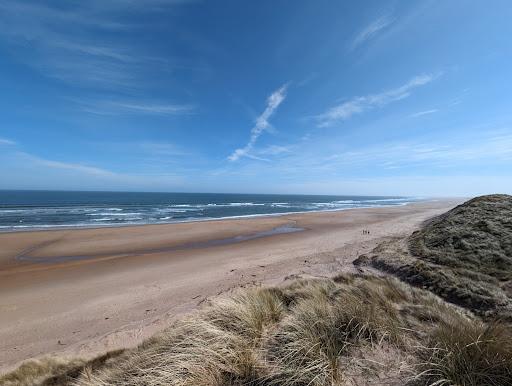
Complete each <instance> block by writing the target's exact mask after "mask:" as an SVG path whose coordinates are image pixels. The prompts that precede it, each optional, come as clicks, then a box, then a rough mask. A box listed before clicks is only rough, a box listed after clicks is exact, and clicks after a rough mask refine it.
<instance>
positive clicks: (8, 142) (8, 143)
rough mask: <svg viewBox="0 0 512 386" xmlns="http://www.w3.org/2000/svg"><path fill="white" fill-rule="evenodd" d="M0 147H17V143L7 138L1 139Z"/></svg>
mask: <svg viewBox="0 0 512 386" xmlns="http://www.w3.org/2000/svg"><path fill="white" fill-rule="evenodd" d="M0 145H16V142H14V141H11V140H10V139H6V138H0Z"/></svg>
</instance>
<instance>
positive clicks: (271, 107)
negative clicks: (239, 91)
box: [228, 85, 287, 161]
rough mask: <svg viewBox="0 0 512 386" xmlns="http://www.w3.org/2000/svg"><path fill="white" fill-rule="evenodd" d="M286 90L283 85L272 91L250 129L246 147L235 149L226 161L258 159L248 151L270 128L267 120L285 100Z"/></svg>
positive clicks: (285, 86)
mask: <svg viewBox="0 0 512 386" xmlns="http://www.w3.org/2000/svg"><path fill="white" fill-rule="evenodd" d="M286 88H287V85H284V86H282V87H280V88H279V89H277V90H276V91H274V92H273V93H272V94H271V95H270V96H269V97H268V99H267V107H266V108H265V110H264V111H263V113H262V114H261V115H260V116H259V117H258V118H257V119H256V124H255V126H254V127H253V128H252V129H251V137H250V139H249V142H248V143H247V145H245V146H244V147H242V148H239V149H236V150H235V151H234V152H233V153H232V154H231V155H230V156H229V157H228V159H229V160H230V161H237V160H239V159H240V158H241V157H249V158H255V159H260V158H258V157H256V156H254V155H251V154H250V151H251V150H252V149H253V147H254V145H255V144H256V141H257V140H258V138H259V137H260V135H261V134H262V133H263V131H264V130H268V129H269V127H270V124H269V122H268V120H269V119H270V117H271V116H272V114H274V112H275V111H276V109H277V108H278V107H279V105H280V104H281V103H282V102H283V101H284V100H285V98H286Z"/></svg>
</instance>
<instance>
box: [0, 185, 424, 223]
mask: <svg viewBox="0 0 512 386" xmlns="http://www.w3.org/2000/svg"><path fill="white" fill-rule="evenodd" d="M420 200H421V199H420V198H413V197H398V196H395V197H387V196H371V197H370V196H323V195H322V196H319V195H275V194H220V193H135V192H65V191H21V190H16V191H15V190H3V191H1V190H0V230H2V231H12V230H24V229H25V230H26V229H32V228H59V227H99V226H119V225H139V224H140V225H142V224H162V223H173V222H183V221H196V220H211V219H220V218H230V217H250V216H262V215H279V214H286V213H295V212H299V213H300V212H312V211H332V210H344V209H353V208H369V207H382V206H398V205H405V204H407V203H410V202H415V201H420Z"/></svg>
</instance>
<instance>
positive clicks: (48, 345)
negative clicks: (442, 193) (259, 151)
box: [0, 200, 460, 372]
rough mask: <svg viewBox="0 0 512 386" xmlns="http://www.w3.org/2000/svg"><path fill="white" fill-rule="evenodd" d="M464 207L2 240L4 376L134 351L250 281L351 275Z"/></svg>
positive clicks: (439, 204) (446, 204) (447, 203)
mask: <svg viewBox="0 0 512 386" xmlns="http://www.w3.org/2000/svg"><path fill="white" fill-rule="evenodd" d="M458 203H460V200H437V201H431V202H424V203H415V204H409V205H406V206H400V207H381V208H371V209H353V210H346V211H338V212H322V213H303V214H292V215H284V216H280V217H259V218H246V219H232V220H218V221H206V222H191V223H180V224H166V225H145V226H133V227H122V228H99V229H67V230H54V231H35V232H16V233H3V234H0V342H1V345H2V347H1V350H0V371H2V372H3V371H7V370H9V369H12V368H13V367H14V366H16V365H18V364H19V363H20V362H21V361H23V360H26V359H29V358H34V357H39V356H42V355H57V356H77V355H78V356H83V357H90V356H92V355H96V354H98V353H101V352H104V351H106V350H111V349H115V348H119V347H130V346H134V345H136V344H138V343H140V342H141V341H142V340H143V339H145V338H147V337H148V336H150V335H152V334H154V333H155V332H157V331H159V330H161V329H163V328H165V327H166V326H168V325H169V324H170V323H171V322H172V320H173V318H175V317H176V316H178V315H180V314H182V313H184V312H188V311H190V310H193V309H195V308H197V307H198V306H200V305H201V304H203V303H204V302H205V300H207V299H208V298H211V297H213V296H217V295H219V294H222V293H226V292H229V291H232V290H234V289H236V288H239V287H242V286H248V285H260V284H278V283H281V282H283V280H286V279H287V278H290V277H295V276H296V275H300V276H305V275H306V276H307V275H316V276H329V275H333V274H335V273H336V272H340V271H347V270H352V269H353V267H352V264H351V262H352V261H353V260H354V259H355V258H356V257H357V256H358V255H359V254H361V253H365V252H367V251H369V250H371V249H372V248H374V247H375V246H376V245H377V244H378V243H379V242H381V241H383V240H385V239H386V238H389V237H396V236H402V235H406V234H409V233H410V232H412V231H413V230H414V229H415V228H417V227H418V226H419V225H420V224H421V223H422V222H423V221H424V220H426V219H428V218H430V217H432V216H435V215H437V214H440V213H443V212H445V211H446V210H448V209H450V208H452V207H453V206H455V205H456V204H458ZM363 229H368V230H369V231H370V234H369V235H367V234H363V232H362V231H363Z"/></svg>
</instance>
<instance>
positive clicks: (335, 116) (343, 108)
mask: <svg viewBox="0 0 512 386" xmlns="http://www.w3.org/2000/svg"><path fill="white" fill-rule="evenodd" d="M437 76H438V75H431V74H425V75H419V76H416V77H414V78H412V79H411V80H410V81H408V82H407V83H405V84H404V85H402V86H400V87H397V88H394V89H391V90H387V91H384V92H381V93H378V94H372V95H366V96H360V97H355V98H353V99H351V100H349V101H347V102H344V103H341V104H339V105H337V106H334V107H331V108H330V109H328V110H327V111H326V112H325V113H323V114H320V115H318V116H317V117H316V118H317V120H318V126H319V127H326V126H330V125H332V124H333V123H335V122H338V121H343V120H347V119H349V118H350V117H352V116H353V115H355V114H361V113H363V112H364V111H367V110H371V109H373V108H376V107H383V106H385V105H387V104H389V103H392V102H395V101H399V100H401V99H404V98H407V97H408V96H409V95H411V91H412V90H413V89H415V88H418V87H420V86H423V85H426V84H428V83H430V82H432V81H433V80H434V79H435V78H436V77H437Z"/></svg>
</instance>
